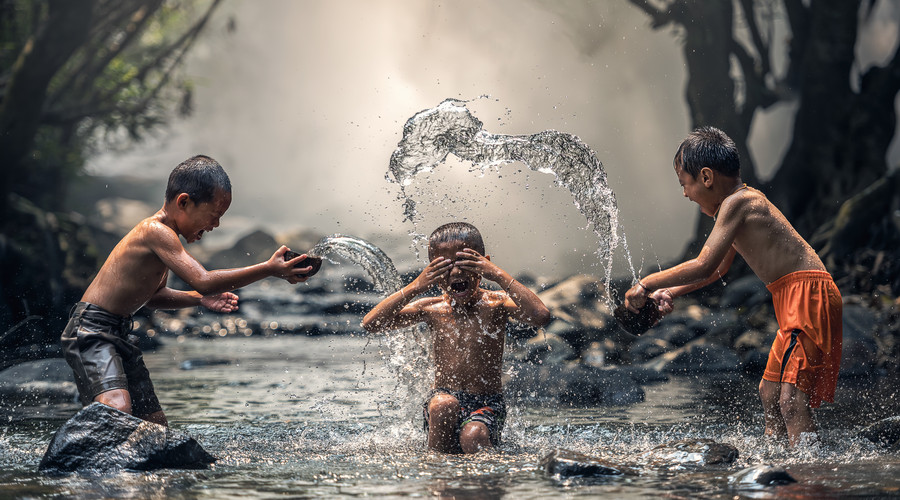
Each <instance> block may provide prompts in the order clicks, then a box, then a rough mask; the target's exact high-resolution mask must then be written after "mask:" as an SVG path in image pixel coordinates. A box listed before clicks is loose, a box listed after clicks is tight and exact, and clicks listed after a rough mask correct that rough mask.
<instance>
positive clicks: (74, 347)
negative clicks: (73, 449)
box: [60, 302, 162, 417]
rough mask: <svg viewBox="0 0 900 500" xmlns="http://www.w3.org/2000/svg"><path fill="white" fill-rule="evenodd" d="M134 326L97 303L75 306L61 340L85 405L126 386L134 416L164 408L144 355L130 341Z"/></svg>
mask: <svg viewBox="0 0 900 500" xmlns="http://www.w3.org/2000/svg"><path fill="white" fill-rule="evenodd" d="M131 328H132V320H131V317H127V318H126V317H122V316H118V315H116V314H113V313H111V312H108V311H106V310H104V309H102V308H100V307H98V306H95V305H94V304H89V303H87V302H79V303H77V304H75V307H73V308H72V312H71V313H70V314H69V323H68V324H67V325H66V329H65V330H63V334H62V337H61V338H60V341H61V342H62V346H63V355H64V356H65V358H66V361H67V362H68V363H69V366H71V367H72V371H74V372H75V385H77V386H78V393H79V395H80V396H81V403H82V404H84V405H88V404H90V403H91V402H92V401H93V400H94V398H95V397H97V395H98V394H100V393H103V392H106V391H110V390H113V389H125V390H127V391H128V393H129V395H130V396H131V412H132V413H133V414H134V415H135V416H137V417H140V416H146V415H150V414H151V413H154V412H157V411H160V410H162V407H160V405H159V400H158V399H157V397H156V392H155V391H154V390H153V382H151V381H150V372H149V371H147V367H146V366H145V365H144V355H143V353H142V352H141V350H140V349H139V348H138V347H137V346H136V345H134V344H133V343H131V342H129V341H128V334H129V333H131Z"/></svg>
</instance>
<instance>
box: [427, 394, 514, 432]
mask: <svg viewBox="0 0 900 500" xmlns="http://www.w3.org/2000/svg"><path fill="white" fill-rule="evenodd" d="M437 394H449V395H451V396H453V397H454V398H456V400H457V401H458V402H459V423H458V424H457V426H456V434H457V437H458V436H459V432H460V431H461V430H462V429H463V427H465V426H466V424H468V423H470V422H481V423H483V424H484V425H486V426H487V428H488V432H489V433H490V436H491V444H492V445H493V446H499V445H500V434H501V432H502V431H503V424H504V422H505V421H506V401H505V400H504V399H503V394H469V393H468V392H462V391H451V390H450V389H445V388H443V387H438V388H437V389H432V390H431V392H430V393H429V394H428V397H427V398H425V403H423V404H422V416H423V417H425V432H426V433H427V432H428V421H429V420H430V418H429V417H430V416H429V415H428V403H430V402H431V399H432V398H434V396H436V395H437Z"/></svg>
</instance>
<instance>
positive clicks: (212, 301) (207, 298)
mask: <svg viewBox="0 0 900 500" xmlns="http://www.w3.org/2000/svg"><path fill="white" fill-rule="evenodd" d="M200 305H201V306H203V307H205V308H207V309H209V310H210V311H215V312H223V313H230V312H234V311H237V308H238V296H237V295H235V294H233V293H231V292H222V293H214V294H212V295H204V296H203V297H200Z"/></svg>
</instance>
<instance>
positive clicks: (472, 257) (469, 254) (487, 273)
mask: <svg viewBox="0 0 900 500" xmlns="http://www.w3.org/2000/svg"><path fill="white" fill-rule="evenodd" d="M456 257H457V259H458V260H457V261H456V264H455V265H456V266H458V267H460V268H461V269H464V270H466V271H469V272H470V273H472V274H477V275H479V276H483V277H484V278H486V279H489V280H491V281H493V282H495V283H496V282H497V280H498V279H500V278H501V277H502V274H503V271H502V270H501V269H500V268H499V267H497V265H496V264H494V263H493V262H491V258H490V256H487V255H481V254H480V253H478V252H476V251H475V250H472V249H471V248H466V249H464V250H463V251H462V252H456Z"/></svg>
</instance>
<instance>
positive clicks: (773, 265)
mask: <svg viewBox="0 0 900 500" xmlns="http://www.w3.org/2000/svg"><path fill="white" fill-rule="evenodd" d="M732 240H733V243H732V245H733V246H734V248H735V250H736V251H737V252H738V253H739V254H741V256H742V257H743V258H744V260H745V261H746V262H747V265H749V266H750V268H751V269H753V271H754V272H755V273H756V275H757V276H759V278H760V279H761V280H762V281H763V282H765V283H766V284H769V283H772V282H774V281H775V280H777V279H778V278H780V277H782V276H785V275H787V274H789V273H792V272H796V271H824V270H825V266H824V265H823V264H822V261H821V260H820V259H819V256H818V255H817V254H816V252H815V250H813V249H812V247H811V246H810V245H809V243H807V242H806V240H804V239H803V238H802V237H801V236H800V234H799V233H797V231H796V230H795V229H794V227H793V226H791V224H790V223H789V222H788V221H787V219H786V218H785V217H784V215H783V214H782V213H781V211H780V210H778V208H777V207H775V205H773V204H772V203H771V202H770V201H769V200H768V198H766V196H765V195H764V194H762V193H761V192H759V191H758V190H756V189H753V188H751V187H745V188H743V189H740V190H739V191H737V192H735V193H734V194H732V195H731V196H729V197H728V198H726V199H725V201H723V202H722V205H721V207H720V209H719V213H718V216H717V219H716V223H715V226H714V227H713V230H712V232H711V233H710V236H709V239H708V243H707V244H708V245H710V246H714V245H716V242H717V241H721V242H723V244H724V243H725V242H728V241H732Z"/></svg>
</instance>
